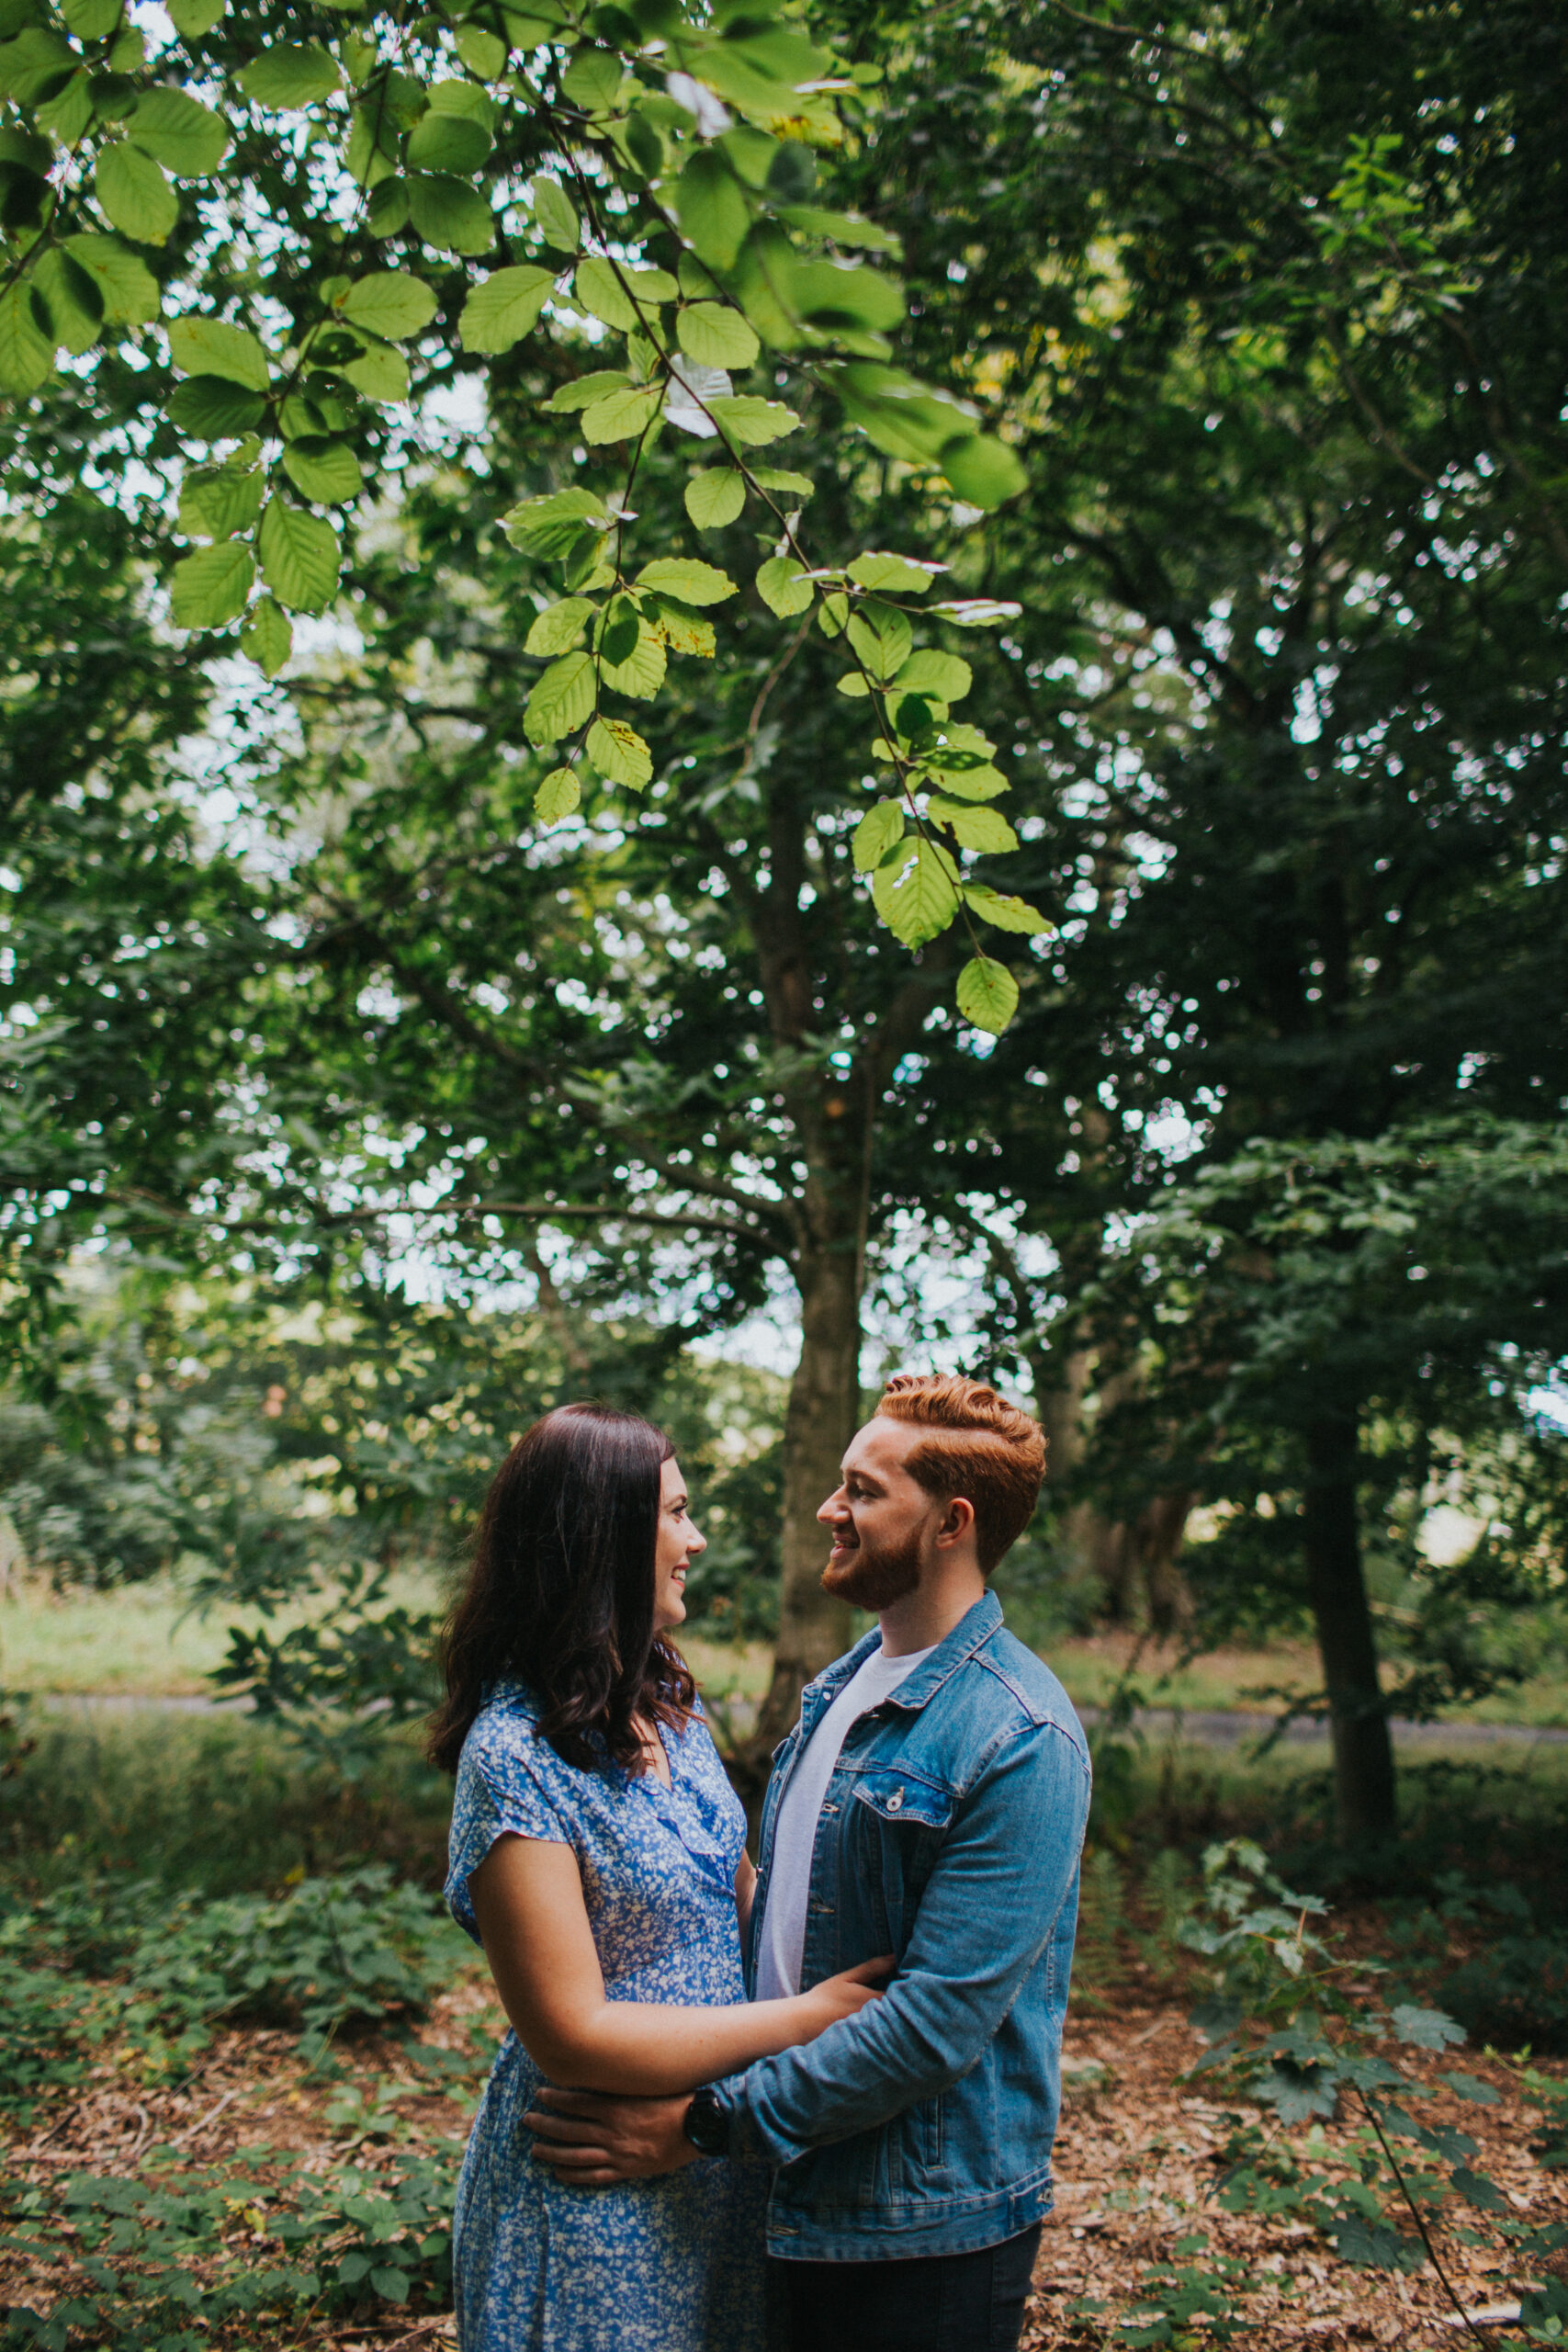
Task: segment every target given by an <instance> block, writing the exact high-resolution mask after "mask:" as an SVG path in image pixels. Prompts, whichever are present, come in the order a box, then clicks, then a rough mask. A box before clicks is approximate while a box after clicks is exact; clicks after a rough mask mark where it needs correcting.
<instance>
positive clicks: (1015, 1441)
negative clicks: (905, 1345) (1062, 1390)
mask: <svg viewBox="0 0 1568 2352" xmlns="http://www.w3.org/2000/svg"><path fill="white" fill-rule="evenodd" d="M876 1409H877V1412H878V1414H879V1415H880V1416H881V1417H882V1418H883V1419H886V1420H889V1421H913V1422H914V1423H915V1424H916V1425H917V1427H919V1428H920V1429H927V1430H930V1431H931V1435H930V1437H928V1438H927V1439H926V1440H925V1441H924V1442H923V1443H921V1444H919V1445H917V1446H916V1447H915V1449H914V1452H913V1453H911V1454H910V1455H909V1457H908V1461H907V1462H906V1463H905V1464H904V1467H905V1469H906V1470H908V1473H909V1476H910V1477H911V1478H915V1479H918V1480H919V1484H920V1485H921V1486H922V1487H925V1488H926V1489H927V1490H928V1492H930V1493H931V1494H933V1495H937V1496H940V1497H941V1498H942V1500H943V1501H944V1502H951V1501H952V1499H953V1497H954V1496H955V1495H963V1496H964V1498H966V1499H967V1500H968V1501H969V1502H971V1503H973V1505H974V1507H975V1544H976V1551H977V1553H978V1555H979V1561H980V1569H981V1573H982V1574H983V1575H985V1576H987V1577H988V1576H989V1575H990V1573H991V1570H992V1569H993V1568H994V1567H995V1566H996V1565H997V1563H998V1560H999V1559H1000V1558H1001V1556H1002V1555H1003V1553H1004V1552H1006V1551H1007V1550H1008V1548H1009V1546H1010V1545H1011V1544H1016V1543H1017V1541H1018V1539H1019V1537H1020V1536H1021V1534H1022V1532H1023V1531H1024V1529H1025V1528H1026V1527H1027V1526H1028V1524H1029V1522H1030V1521H1031V1520H1032V1518H1033V1516H1034V1506H1035V1504H1036V1502H1037V1501H1038V1500H1039V1498H1040V1482H1041V1480H1042V1479H1043V1477H1044V1476H1045V1437H1044V1432H1043V1430H1042V1429H1041V1427H1040V1424H1039V1422H1038V1421H1034V1420H1031V1419H1030V1417H1029V1415H1028V1414H1027V1413H1025V1412H1021V1411H1020V1409H1019V1408H1018V1407H1017V1406H1016V1405H1010V1404H1009V1403H1008V1402H1007V1400H1006V1399H1005V1398H1004V1397H998V1395H997V1392H996V1390H995V1389H994V1388H987V1386H986V1385H985V1383H984V1382H983V1381H979V1380H964V1379H961V1378H959V1377H958V1376H957V1375H956V1374H940V1373H928V1374H920V1373H910V1372H901V1373H899V1374H897V1376H896V1377H895V1378H894V1379H892V1380H890V1381H889V1382H888V1384H887V1385H886V1388H885V1389H884V1390H883V1393H882V1397H881V1400H880V1402H879V1403H878V1405H877V1408H876Z"/></svg>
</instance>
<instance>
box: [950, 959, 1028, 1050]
mask: <svg viewBox="0 0 1568 2352" xmlns="http://www.w3.org/2000/svg"><path fill="white" fill-rule="evenodd" d="M958 1010H959V1012H961V1013H962V1014H963V1015H964V1020H965V1021H972V1022H973V1023H974V1024H975V1026H976V1029H985V1030H987V1031H988V1032H989V1034H990V1035H992V1036H993V1037H999V1036H1000V1035H1001V1033H1002V1031H1003V1030H1004V1029H1005V1028H1006V1027H1007V1025H1008V1023H1009V1022H1010V1020H1011V1019H1012V1016H1013V1014H1014V1013H1015V1012H1017V1011H1018V982H1017V981H1016V980H1015V979H1014V978H1013V976H1012V974H1011V973H1010V971H1009V970H1008V967H1007V966H1006V965H1005V964H998V963H996V962H995V961H994V960H993V959H992V958H991V957H990V956H971V957H970V958H969V961H968V963H967V964H965V965H964V969H963V970H962V971H961V972H960V973H959V975H958Z"/></svg>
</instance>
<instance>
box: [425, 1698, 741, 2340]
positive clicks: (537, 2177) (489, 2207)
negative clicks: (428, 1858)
mask: <svg viewBox="0 0 1568 2352" xmlns="http://www.w3.org/2000/svg"><path fill="white" fill-rule="evenodd" d="M534 1726H535V1708H534V1704H533V1702H532V1700H531V1697H530V1694H529V1692H528V1691H527V1690H526V1689H525V1687H524V1685H523V1684H521V1683H519V1682H513V1681H504V1682H499V1683H497V1684H496V1685H495V1687H494V1689H493V1690H492V1691H491V1694H490V1697H489V1698H488V1700H487V1702H486V1703H485V1706H484V1708H483V1710H482V1711H481V1713H479V1717H478V1719H477V1721H476V1722H475V1724H474V1725H473V1728H472V1729H471V1730H470V1732H469V1734H468V1738H467V1740H466V1741H465V1742H464V1745H463V1753H462V1757H461V1759H460V1761H459V1763H458V1766H457V1794H456V1799H455V1802H454V1806H453V1814H452V1835H451V1842H450V1849H449V1859H450V1869H449V1871H448V1875H447V1880H446V1900H447V1903H448V1904H449V1905H450V1906H451V1910H452V1916H453V1917H454V1918H455V1919H456V1920H457V1924H458V1926H459V1927H461V1928H466V1929H467V1931H468V1934H469V1935H470V1936H472V1937H473V1938H474V1939H475V1941H476V1942H478V1940H479V1928H478V1925H477V1923H476V1921H475V1918H474V1908H473V1903H472V1901H471V1899H470V1896H469V1894H468V1880H469V1878H470V1876H471V1875H472V1873H473V1872H474V1871H476V1870H478V1868H479V1864H480V1863H481V1862H482V1861H483V1860H484V1858H485V1856H486V1855H487V1854H488V1853H489V1851H490V1849H491V1846H492V1845H493V1844H494V1842H495V1840H496V1838H499V1837H501V1836H502V1835H503V1834H505V1833H506V1832H507V1831H513V1832H514V1833H515V1834H516V1835H517V1836H519V1837H523V1838H550V1839H552V1840H554V1841H555V1842H556V1843H557V1844H559V1845H567V1846H570V1848H571V1849H572V1850H573V1852H574V1853H575V1854H576V1856H577V1860H578V1867H579V1869H580V1870H581V1874H582V1893H583V1899H584V1901H585V1902H586V1904H587V1906H588V1917H589V1922H590V1925H591V1926H592V1930H593V1940H594V1943H595V1945H596V1946H597V1948H598V1952H599V1964H600V1967H601V1968H602V1969H603V1971H604V1991H605V1993H606V1995H607V1996H608V1997H609V1998H610V1999H611V2000H612V2001H656V2002H670V2003H677V2004H680V2005H682V2006H683V2007H721V2006H723V2005H725V2004H728V2002H731V2001H743V2000H744V1999H745V1997H746V1992H745V1986H744V1985H743V1983H742V1980H741V1973H740V1943H739V1928H738V1925H737V1921H736V1915H735V1873H736V1870H737V1868H738V1866H739V1860H740V1854H741V1849H742V1846H743V1844H744V1840H745V1828H746V1825H745V1817H744V1815H742V1813H741V1809H740V1806H739V1803H738V1802H737V1800H736V1798H735V1795H734V1793H733V1792H732V1791H731V1789H730V1786H729V1783H728V1781H727V1780H726V1778H725V1775H724V1768H723V1766H722V1765H721V1764H720V1762H719V1760H718V1755H717V1751H716V1748H715V1747H714V1744H713V1740H712V1737H711V1736H710V1734H709V1732H708V1728H707V1725H706V1724H705V1723H704V1722H703V1721H702V1720H701V1718H700V1716H697V1717H694V1718H693V1720H692V1721H691V1722H690V1723H689V1724H687V1726H686V1729H685V1731H684V1733H683V1734H682V1735H680V1736H677V1735H675V1734H673V1733H671V1732H669V1731H667V1730H664V1731H661V1734H660V1736H661V1737H662V1739H663V1743H664V1752H665V1754H666V1756H667V1757H668V1758H669V1762H670V1779H671V1786H670V1787H669V1788H668V1789H666V1788H665V1787H664V1785H663V1783H662V1781H660V1780H659V1779H658V1777H657V1776H656V1775H655V1774H654V1773H652V1772H643V1773H640V1774H638V1775H637V1776H636V1777H635V1778H634V1777H633V1776H632V1775H631V1774H629V1773H626V1772H625V1771H623V1770H621V1769H620V1767H619V1766H617V1765H614V1764H612V1765H610V1766H608V1767H607V1769H606V1770H604V1771H603V1772H583V1771H579V1770H576V1769H575V1768H574V1767H573V1766H571V1765H570V1764H564V1763H563V1762H562V1761H561V1759H560V1758H559V1757H558V1755H557V1754H556V1752H555V1750H554V1748H553V1747H550V1745H549V1744H548V1742H547V1740H543V1739H540V1738H538V1737H536V1734H535V1728H534ZM544 2080H545V2077H544V2075H542V2074H541V2073H540V2071H539V2069H538V2067H537V2066H536V2065H535V2064H534V2062H533V2060H532V2059H531V2058H530V2057H529V2055H528V2053H527V2052H526V2051H525V2049H524V2048H523V2045H522V2043H521V2042H520V2041H518V2039H517V2036H516V2035H515V2034H514V2033H509V2034H508V2035H507V2037H506V2039H505V2041H503V2042H502V2046H501V2051H500V2054H499V2055H498V2057H497V2059H496V2062H495V2066H494V2069H493V2071H492V2073H491V2078H490V2082H489V2084H488V2086H487V2087H486V2090H485V2095H484V2098H483V2100H482V2101H481V2103H480V2106H479V2113H478V2115H477V2116H476V2117H475V2119H474V2128H473V2131H472V2134H471V2136H470V2138H469V2141H468V2154H467V2155H466V2156H465V2158H464V2160H463V2170H462V2176H461V2177H460V2179H459V2181H458V2183H457V2219H456V2223H455V2229H454V2242H453V2267H454V2271H455V2274H456V2275H455V2281H454V2284H455V2289H456V2300H457V2335H458V2341H459V2343H460V2344H461V2346H462V2348H463V2352H761V2346H762V2342H763V2318H762V2228H763V2220H764V2213H765V2208H766V2203H767V2191H768V2176H767V2171H766V2168H765V2166H762V2165H752V2164H735V2163H731V2162H729V2161H728V2160H723V2159H708V2158H704V2159H701V2160H700V2161H698V2162H697V2163H695V2164H691V2165H686V2166H685V2168H684V2169H683V2170H682V2171H681V2172H676V2173H671V2174H670V2175H668V2176H667V2177H665V2178H663V2179H660V2180H639V2181H628V2182H626V2184H625V2185H624V2186H622V2187H620V2188H568V2187H565V2186H564V2185H563V2184H562V2183H561V2182H560V2181H558V2179H557V2178H556V2176H555V2174H554V2173H553V2172H551V2171H550V2170H549V2168H548V2167H547V2165H541V2164H538V2163H536V2162H535V2161H534V2160H533V2157H532V2155H531V2153H530V2151H531V2148H532V2144H533V2143H532V2142H531V2141H530V2139H529V2136H528V2133H527V2132H526V2131H525V2130H524V2128H523V2118H524V2116H525V2113H526V2112H527V2109H528V2108H529V2106H530V2105H531V2103H532V2101H533V2097H534V2093H535V2092H536V2090H537V2088H538V2086H539V2085H540V2084H541V2083H542V2082H543V2081H544Z"/></svg>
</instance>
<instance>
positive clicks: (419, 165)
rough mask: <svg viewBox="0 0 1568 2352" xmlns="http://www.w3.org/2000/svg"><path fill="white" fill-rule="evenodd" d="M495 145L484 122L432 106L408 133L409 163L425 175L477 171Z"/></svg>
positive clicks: (467, 173)
mask: <svg viewBox="0 0 1568 2352" xmlns="http://www.w3.org/2000/svg"><path fill="white" fill-rule="evenodd" d="M494 144H495V141H494V140H493V139H492V138H491V134H490V132H489V131H488V130H486V129H485V126H484V124H483V123H482V122H473V121H470V120H469V119H468V118H467V117H466V116H464V115H452V114H438V113H436V111H435V110H434V107H433V108H432V109H431V111H430V113H429V114H427V115H425V116H424V117H423V119H422V120H421V121H419V122H416V123H415V125H414V127H413V129H412V130H411V131H410V133H409V143H408V160H409V163H410V164H411V165H412V166H413V167H414V168H415V169H417V170H420V171H425V172H460V173H462V174H464V175H472V174H473V173H475V172H477V171H478V170H479V166H480V164H482V163H483V162H484V160H485V157H486V156H487V155H488V154H489V153H490V151H491V147H492V146H493V145H494Z"/></svg>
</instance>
